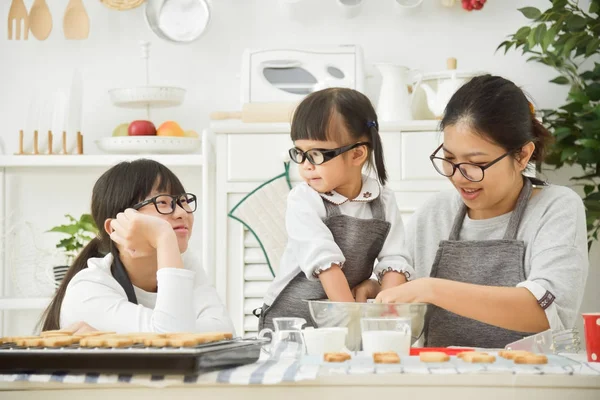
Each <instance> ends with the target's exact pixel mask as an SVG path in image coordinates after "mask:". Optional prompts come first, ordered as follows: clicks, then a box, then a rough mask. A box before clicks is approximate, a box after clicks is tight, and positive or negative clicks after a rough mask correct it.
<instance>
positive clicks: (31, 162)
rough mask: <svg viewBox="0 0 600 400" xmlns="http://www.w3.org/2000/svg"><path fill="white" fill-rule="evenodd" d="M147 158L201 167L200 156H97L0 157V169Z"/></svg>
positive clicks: (104, 164)
mask: <svg viewBox="0 0 600 400" xmlns="http://www.w3.org/2000/svg"><path fill="white" fill-rule="evenodd" d="M139 158H149V159H152V160H155V161H158V162H160V163H162V164H165V165H168V166H190V167H201V166H202V165H203V157H202V154H199V153H198V154H183V155H171V154H169V155H162V154H161V155H157V154H131V155H119V154H99V155H1V156H0V168H19V167H34V168H36V167H110V166H112V165H115V164H117V163H119V162H121V161H131V160H136V159H139Z"/></svg>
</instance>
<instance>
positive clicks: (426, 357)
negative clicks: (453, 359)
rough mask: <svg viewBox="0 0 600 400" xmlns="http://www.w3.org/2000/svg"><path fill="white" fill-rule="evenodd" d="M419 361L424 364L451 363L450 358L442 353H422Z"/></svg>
mask: <svg viewBox="0 0 600 400" xmlns="http://www.w3.org/2000/svg"><path fill="white" fill-rule="evenodd" d="M419 359H420V360H421V361H422V362H447V361H450V356H449V355H448V354H446V353H443V352H441V351H422V352H421V353H420V354H419Z"/></svg>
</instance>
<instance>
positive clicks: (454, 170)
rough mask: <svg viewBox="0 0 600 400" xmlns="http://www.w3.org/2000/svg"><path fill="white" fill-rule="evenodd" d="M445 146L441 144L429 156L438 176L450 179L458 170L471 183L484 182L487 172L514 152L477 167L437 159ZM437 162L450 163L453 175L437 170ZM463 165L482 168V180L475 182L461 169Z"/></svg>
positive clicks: (475, 165)
mask: <svg viewBox="0 0 600 400" xmlns="http://www.w3.org/2000/svg"><path fill="white" fill-rule="evenodd" d="M443 146H444V143H442V144H440V145H439V147H438V148H437V149H435V151H434V152H433V153H431V155H430V156H429V160H431V164H433V168H435V170H436V171H437V172H438V174H440V175H442V176H445V177H446V178H450V177H451V176H454V174H455V173H456V170H457V169H458V170H459V171H460V173H461V175H462V176H464V177H465V179H467V180H469V181H471V182H481V181H482V180H483V178H485V170H486V169H488V168H489V167H491V166H492V165H494V164H496V163H497V162H499V161H501V160H502V159H503V158H504V157H506V156H507V155H509V154H511V153H513V152H514V150H511V151H507V152H506V153H504V154H502V155H501V156H500V157H498V158H496V159H495V160H492V161H490V162H489V163H487V164H485V165H477V164H473V163H468V162H462V163H458V164H455V163H453V162H452V161H450V160H448V159H446V158H443V157H436V156H435V155H436V153H437V152H438V151H440V149H441V148H442V147H443ZM435 160H442V161H445V162H447V163H450V164H451V165H452V173H451V174H450V175H446V174H444V173H443V172H442V171H440V170H439V169H437V167H436V166H435ZM461 165H469V166H471V167H476V168H480V169H481V179H478V180H475V179H471V178H469V177H468V176H467V175H466V174H465V172H464V171H463V170H462V168H460V166H461Z"/></svg>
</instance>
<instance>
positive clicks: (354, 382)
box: [0, 374, 600, 400]
mask: <svg viewBox="0 0 600 400" xmlns="http://www.w3.org/2000/svg"><path fill="white" fill-rule="evenodd" d="M0 390H2V391H3V392H1V393H0V397H1V398H2V399H3V400H8V399H40V398H43V399H45V400H52V399H64V400H68V399H77V400H80V399H86V400H93V399H107V398H122V397H123V398H124V397H125V396H127V398H129V399H142V398H143V399H152V398H156V399H158V398H166V397H168V396H169V397H173V398H175V396H176V398H177V399H178V400H180V399H188V398H189V399H192V398H193V399H198V398H202V399H203V400H204V399H212V398H215V399H217V398H218V399H221V400H222V399H225V398H232V399H242V398H243V399H244V400H250V399H260V400H266V399H281V398H285V399H286V400H296V399H298V400H300V399H302V400H306V399H307V398H347V399H350V398H353V399H358V398H364V399H368V398H375V397H378V396H394V398H400V396H402V397H404V398H406V396H414V397H412V398H415V399H419V400H426V399H436V400H439V399H444V400H451V399H460V400H464V399H477V398H478V397H480V396H481V397H483V396H485V400H494V399H502V400H506V399H544V400H552V399H557V400H558V399H560V400H564V399H565V398H567V397H568V399H569V400H578V399H590V400H591V399H598V398H600V377H598V376H554V375H536V376H533V375H511V374H490V375H452V376H450V375H411V374H399V375H398V374H389V375H362V376H356V375H337V376H319V377H318V378H317V379H316V380H311V381H302V382H296V383H282V384H277V385H233V384H217V383H196V384H179V385H173V386H168V387H166V388H162V389H156V388H151V387H139V386H133V385H131V384H118V385H89V384H65V383H32V382H14V383H0ZM396 396H398V397H396Z"/></svg>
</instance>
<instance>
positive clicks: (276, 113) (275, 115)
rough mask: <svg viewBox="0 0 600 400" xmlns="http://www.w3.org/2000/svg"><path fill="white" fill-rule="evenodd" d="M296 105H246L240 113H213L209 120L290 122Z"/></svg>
mask: <svg viewBox="0 0 600 400" xmlns="http://www.w3.org/2000/svg"><path fill="white" fill-rule="evenodd" d="M297 105H298V104H297V103H246V104H244V106H243V107H242V111H235V112H231V111H215V112H213V113H211V114H210V119H211V120H226V119H240V120H242V122H254V123H257V122H288V123H291V122H292V116H293V114H294V110H295V109H296V106H297Z"/></svg>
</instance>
